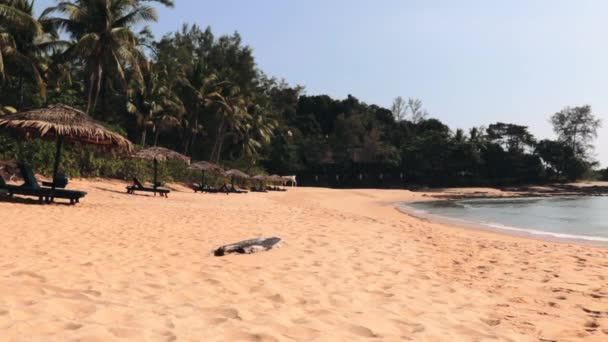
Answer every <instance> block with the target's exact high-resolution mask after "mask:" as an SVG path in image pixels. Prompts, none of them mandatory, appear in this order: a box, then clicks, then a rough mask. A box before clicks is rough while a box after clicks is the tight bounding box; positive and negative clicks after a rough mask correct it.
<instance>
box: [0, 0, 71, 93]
mask: <svg viewBox="0 0 608 342" xmlns="http://www.w3.org/2000/svg"><path fill="white" fill-rule="evenodd" d="M33 7H34V1H27V0H0V80H5V79H6V78H7V77H16V78H17V79H18V84H19V85H18V87H19V90H20V94H21V96H20V97H21V104H23V95H24V94H23V92H24V81H25V78H26V77H28V78H30V79H31V80H33V81H34V82H35V83H36V86H37V88H38V91H39V93H40V95H41V96H42V98H43V99H44V98H46V85H45V82H44V79H43V74H44V73H45V72H46V70H47V68H48V66H47V65H46V60H45V58H44V56H45V54H46V53H47V52H48V51H50V50H52V49H57V48H61V46H65V42H62V41H59V40H58V35H57V33H56V32H55V31H54V30H53V28H52V25H51V24H50V22H49V21H48V20H47V19H46V18H45V16H44V15H42V16H41V17H40V18H38V19H36V18H34V15H33V13H34V10H33ZM9 70H10V71H12V72H13V73H12V74H9V73H8V71H9Z"/></svg>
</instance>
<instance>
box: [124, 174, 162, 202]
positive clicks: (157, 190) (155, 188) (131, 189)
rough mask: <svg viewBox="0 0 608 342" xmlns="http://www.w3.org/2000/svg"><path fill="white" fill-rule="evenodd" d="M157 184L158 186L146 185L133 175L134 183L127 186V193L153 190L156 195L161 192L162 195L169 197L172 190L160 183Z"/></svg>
mask: <svg viewBox="0 0 608 342" xmlns="http://www.w3.org/2000/svg"><path fill="white" fill-rule="evenodd" d="M155 185H156V186H153V187H146V186H144V185H143V184H142V183H141V182H140V181H139V179H137V177H133V185H129V186H127V193H128V194H134V193H135V191H142V192H153V193H154V196H156V194H159V195H161V197H163V196H164V197H169V193H170V192H171V190H169V189H166V188H161V187H160V186H157V185H158V183H157V184H155Z"/></svg>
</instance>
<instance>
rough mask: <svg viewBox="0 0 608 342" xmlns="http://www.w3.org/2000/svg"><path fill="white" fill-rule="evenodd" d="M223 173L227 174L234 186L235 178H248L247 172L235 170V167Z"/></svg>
mask: <svg viewBox="0 0 608 342" xmlns="http://www.w3.org/2000/svg"><path fill="white" fill-rule="evenodd" d="M224 175H226V176H229V177H230V178H231V180H232V186H234V181H235V179H236V178H241V179H248V178H249V175H248V174H246V173H245V172H243V171H241V170H237V169H232V170H228V171H226V172H224Z"/></svg>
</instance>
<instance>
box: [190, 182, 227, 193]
mask: <svg viewBox="0 0 608 342" xmlns="http://www.w3.org/2000/svg"><path fill="white" fill-rule="evenodd" d="M192 190H194V192H199V191H200V192H208V193H212V194H214V193H218V192H220V189H218V188H214V187H212V186H211V185H208V184H200V183H193V184H192Z"/></svg>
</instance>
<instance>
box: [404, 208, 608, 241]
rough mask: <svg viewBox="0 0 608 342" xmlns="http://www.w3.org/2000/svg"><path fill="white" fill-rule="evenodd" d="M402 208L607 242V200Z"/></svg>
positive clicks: (498, 226) (495, 226)
mask: <svg viewBox="0 0 608 342" xmlns="http://www.w3.org/2000/svg"><path fill="white" fill-rule="evenodd" d="M403 209H404V210H406V211H408V212H410V213H413V214H414V215H419V216H435V217H441V218H446V219H450V220H457V221H460V222H462V223H466V224H475V225H482V226H485V227H488V228H491V229H499V230H505V231H512V232H518V233H524V234H532V235H536V236H539V237H542V236H546V237H553V238H561V239H577V240H587V241H595V242H600V243H602V244H604V243H608V197H559V198H518V199H470V200H457V201H438V202H419V203H407V204H404V206H403Z"/></svg>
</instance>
